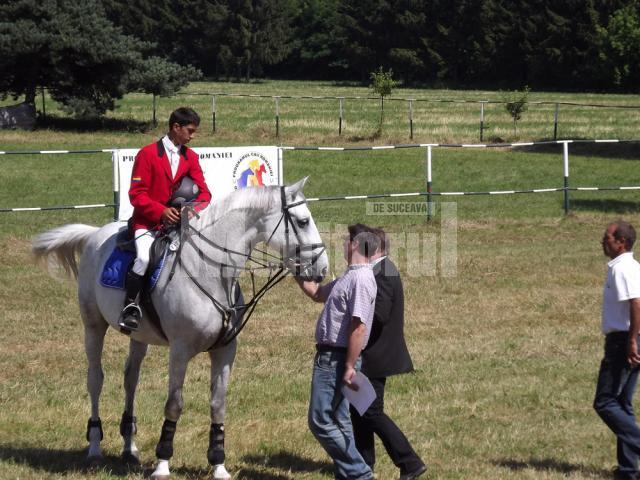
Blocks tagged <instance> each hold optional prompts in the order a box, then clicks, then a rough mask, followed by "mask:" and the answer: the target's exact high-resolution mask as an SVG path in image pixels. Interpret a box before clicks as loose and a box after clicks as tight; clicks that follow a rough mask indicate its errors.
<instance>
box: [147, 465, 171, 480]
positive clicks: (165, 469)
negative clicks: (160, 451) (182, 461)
mask: <svg viewBox="0 0 640 480" xmlns="http://www.w3.org/2000/svg"><path fill="white" fill-rule="evenodd" d="M170 476H171V472H169V460H158V465H156V469H155V470H154V471H153V473H152V474H151V478H153V479H154V480H165V479H167V478H169V477H170Z"/></svg>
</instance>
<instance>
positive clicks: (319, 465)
mask: <svg viewBox="0 0 640 480" xmlns="http://www.w3.org/2000/svg"><path fill="white" fill-rule="evenodd" d="M242 461H243V462H246V463H247V464H250V465H259V466H262V467H269V468H276V469H281V470H286V471H288V472H292V473H296V472H322V473H326V474H329V475H331V474H333V465H332V464H331V463H329V462H318V461H315V460H310V459H307V458H303V457H299V456H297V455H293V454H291V453H289V452H286V451H284V450H281V451H279V452H276V453H269V454H253V455H245V456H244V457H242ZM243 474H244V470H243ZM260 475H262V474H260ZM260 475H258V476H256V477H246V478H256V479H258V478H263V477H262V476H260ZM241 478H245V477H241ZM274 478H283V477H274ZM285 478H286V477H285Z"/></svg>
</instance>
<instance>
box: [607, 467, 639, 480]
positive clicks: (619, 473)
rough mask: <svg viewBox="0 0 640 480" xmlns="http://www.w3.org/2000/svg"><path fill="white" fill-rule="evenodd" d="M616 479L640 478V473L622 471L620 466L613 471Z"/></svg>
mask: <svg viewBox="0 0 640 480" xmlns="http://www.w3.org/2000/svg"><path fill="white" fill-rule="evenodd" d="M613 478H614V480H639V479H640V474H639V473H638V472H625V471H620V469H619V468H616V469H615V470H614V471H613Z"/></svg>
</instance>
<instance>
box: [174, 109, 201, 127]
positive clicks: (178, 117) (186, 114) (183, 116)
mask: <svg viewBox="0 0 640 480" xmlns="http://www.w3.org/2000/svg"><path fill="white" fill-rule="evenodd" d="M174 123H177V124H178V125H180V126H181V127H184V126H185V125H190V124H193V125H195V126H196V127H197V126H198V125H200V116H199V115H198V114H197V113H196V112H195V110H193V109H192V108H189V107H180V108H177V109H175V110H174V111H173V112H171V115H170V116H169V130H171V127H172V126H173V124H174Z"/></svg>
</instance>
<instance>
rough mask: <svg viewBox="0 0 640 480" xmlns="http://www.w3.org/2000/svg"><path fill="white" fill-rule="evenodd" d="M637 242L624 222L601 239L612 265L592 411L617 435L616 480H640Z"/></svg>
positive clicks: (639, 267)
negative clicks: (636, 413) (635, 411)
mask: <svg viewBox="0 0 640 480" xmlns="http://www.w3.org/2000/svg"><path fill="white" fill-rule="evenodd" d="M635 240H636V231H635V229H634V228H633V226H632V225H631V224H629V223H627V222H624V221H621V220H620V221H617V222H614V223H611V224H610V225H609V226H608V227H607V230H606V231H605V232H604V236H603V238H602V249H603V250H604V254H605V255H606V256H608V257H609V258H611V261H610V262H609V263H608V266H609V270H608V272H607V282H606V284H605V286H604V302H603V305H602V333H603V334H604V335H605V346H604V359H603V360H602V363H601V365H600V373H599V375H598V386H597V388H596V396H595V400H594V402H593V408H595V410H596V412H598V415H600V418H602V420H603V421H604V422H605V423H606V424H607V426H608V427H609V428H610V429H611V431H613V433H615V434H616V437H617V442H618V445H617V447H618V448H617V452H618V467H617V468H616V469H615V471H614V478H616V479H619V480H637V479H640V474H639V473H638V455H640V429H639V428H638V425H637V423H636V419H635V416H634V414H633V406H632V400H633V394H634V392H635V388H636V382H637V380H638V372H639V369H638V365H640V354H639V353H638V334H639V333H640V264H639V263H638V262H637V261H636V260H635V259H634V258H633V253H632V251H631V249H632V247H633V244H634V242H635Z"/></svg>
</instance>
